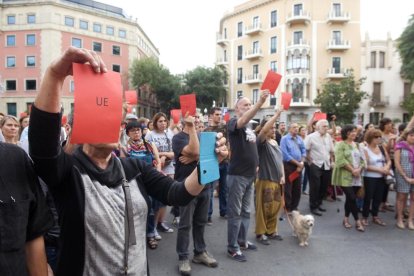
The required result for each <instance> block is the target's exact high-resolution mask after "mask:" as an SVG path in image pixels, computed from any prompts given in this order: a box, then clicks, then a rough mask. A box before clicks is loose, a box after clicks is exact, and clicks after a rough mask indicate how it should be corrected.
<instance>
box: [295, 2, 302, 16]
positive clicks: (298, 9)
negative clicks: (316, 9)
mask: <svg viewBox="0 0 414 276" xmlns="http://www.w3.org/2000/svg"><path fill="white" fill-rule="evenodd" d="M302 14H303V5H302V4H296V5H293V15H294V16H300V15H302Z"/></svg>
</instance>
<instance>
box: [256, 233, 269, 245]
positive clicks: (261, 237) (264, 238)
mask: <svg viewBox="0 0 414 276" xmlns="http://www.w3.org/2000/svg"><path fill="white" fill-rule="evenodd" d="M256 239H257V241H258V242H260V243H261V244H264V245H269V244H270V241H269V238H268V237H267V236H266V235H258V236H257V237H256Z"/></svg>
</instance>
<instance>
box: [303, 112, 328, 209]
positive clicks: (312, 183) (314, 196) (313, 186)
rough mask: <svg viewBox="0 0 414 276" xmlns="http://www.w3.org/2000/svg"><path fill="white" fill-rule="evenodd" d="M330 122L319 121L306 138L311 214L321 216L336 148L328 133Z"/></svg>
mask: <svg viewBox="0 0 414 276" xmlns="http://www.w3.org/2000/svg"><path fill="white" fill-rule="evenodd" d="M328 127H329V124H328V121H327V120H319V121H318V122H317V123H316V131H315V132H313V133H311V134H309V135H308V136H306V140H305V145H306V162H307V163H308V164H309V168H310V171H309V206H310V210H311V213H312V214H314V215H317V216H321V215H322V213H321V212H326V209H325V208H323V207H322V203H323V199H324V198H325V196H326V193H327V188H328V185H329V184H330V183H331V177H332V175H331V168H333V165H334V164H333V162H334V147H333V143H332V138H331V136H330V135H329V134H328V133H327V131H328Z"/></svg>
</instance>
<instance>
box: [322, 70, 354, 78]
mask: <svg viewBox="0 0 414 276" xmlns="http://www.w3.org/2000/svg"><path fill="white" fill-rule="evenodd" d="M348 71H349V70H348V69H344V68H340V69H337V68H330V69H328V72H327V74H326V78H328V79H343V78H346V77H347V76H348Z"/></svg>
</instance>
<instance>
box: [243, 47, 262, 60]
mask: <svg viewBox="0 0 414 276" xmlns="http://www.w3.org/2000/svg"><path fill="white" fill-rule="evenodd" d="M262 57H263V52H262V50H261V49H255V50H249V51H247V52H245V53H244V58H245V59H257V58H262Z"/></svg>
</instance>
